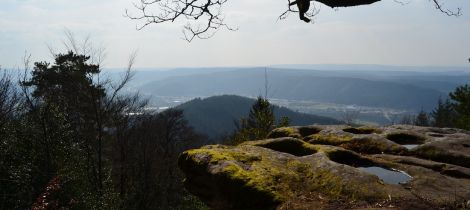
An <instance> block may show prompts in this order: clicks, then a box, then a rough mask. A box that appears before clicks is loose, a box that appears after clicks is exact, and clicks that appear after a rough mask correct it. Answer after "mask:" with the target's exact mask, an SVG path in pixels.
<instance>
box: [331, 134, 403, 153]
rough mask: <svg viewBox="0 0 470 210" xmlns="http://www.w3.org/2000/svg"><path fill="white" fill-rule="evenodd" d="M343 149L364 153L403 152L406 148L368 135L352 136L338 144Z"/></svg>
mask: <svg viewBox="0 0 470 210" xmlns="http://www.w3.org/2000/svg"><path fill="white" fill-rule="evenodd" d="M340 146H341V147H343V148H345V149H349V150H352V151H355V152H359V153H365V154H380V153H387V154H404V153H406V152H407V149H406V148H404V147H403V146H401V145H399V144H395V143H391V142H390V141H387V140H385V139H382V138H372V137H369V136H365V137H360V138H354V139H352V140H351V141H349V142H346V143H344V144H341V145H340Z"/></svg>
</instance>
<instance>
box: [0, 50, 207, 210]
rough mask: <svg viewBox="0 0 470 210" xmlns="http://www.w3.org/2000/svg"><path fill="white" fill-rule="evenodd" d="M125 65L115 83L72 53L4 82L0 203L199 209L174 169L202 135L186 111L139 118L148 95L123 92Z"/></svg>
mask: <svg viewBox="0 0 470 210" xmlns="http://www.w3.org/2000/svg"><path fill="white" fill-rule="evenodd" d="M130 67H131V65H130V66H129V69H128V71H127V72H126V73H125V75H124V79H123V80H122V81H121V82H120V83H118V84H111V82H110V81H109V80H106V79H103V80H100V73H101V69H100V66H99V65H98V64H96V63H93V62H91V59H90V57H89V56H86V55H80V54H76V53H75V51H69V52H67V53H66V54H57V55H55V61H54V63H53V64H50V63H47V62H37V63H35V64H34V68H33V70H32V71H31V72H29V71H28V69H26V70H25V75H24V77H23V78H22V79H21V82H20V83H19V84H18V85H17V84H15V83H13V82H12V80H11V78H10V77H8V75H6V74H4V75H3V77H1V78H0V209H29V208H32V209H185V208H186V209H188V208H190V207H189V206H191V207H194V209H204V205H203V204H201V202H200V201H198V200H197V199H196V198H194V197H191V196H189V195H188V193H187V192H186V191H184V189H183V186H182V184H181V179H182V176H181V174H180V172H179V171H178V170H177V167H176V159H177V156H178V154H179V153H180V152H182V151H183V150H185V149H189V148H192V147H196V146H199V145H200V144H199V143H197V142H203V141H202V139H204V137H203V136H200V135H198V134H196V133H195V132H194V131H193V130H192V128H191V127H190V126H189V125H188V123H187V121H186V120H185V119H184V118H183V113H182V111H178V110H168V111H166V112H163V113H160V114H158V115H157V114H153V113H145V114H144V112H143V107H144V106H145V104H146V103H145V100H141V99H140V98H139V96H138V95H123V94H121V93H120V91H121V90H122V88H123V87H124V86H125V84H126V83H127V82H128V81H129V79H130V73H129V71H130ZM29 73H31V74H30V75H29ZM15 87H21V94H20V93H19V92H18V90H17V89H16V88H15ZM196 207H197V208H196Z"/></svg>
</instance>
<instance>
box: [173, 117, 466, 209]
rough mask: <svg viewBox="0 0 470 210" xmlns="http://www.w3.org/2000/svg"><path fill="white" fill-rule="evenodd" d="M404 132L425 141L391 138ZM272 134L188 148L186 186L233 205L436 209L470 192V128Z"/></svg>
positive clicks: (221, 205) (216, 205)
mask: <svg viewBox="0 0 470 210" xmlns="http://www.w3.org/2000/svg"><path fill="white" fill-rule="evenodd" d="M359 130H360V129H359ZM397 133H399V134H403V133H405V134H412V135H415V136H418V137H419V142H416V141H415V143H420V145H419V146H418V147H416V148H415V149H412V150H408V149H406V148H405V147H403V146H402V145H401V144H400V143H403V142H396V139H395V141H393V137H392V140H391V139H390V135H394V134H397ZM437 134H438V135H437ZM270 137H271V138H270V139H265V140H258V141H250V142H245V143H243V144H240V145H238V146H223V145H210V146H205V147H202V148H200V149H194V150H189V151H186V152H184V153H183V154H181V156H180V158H179V167H180V168H181V170H182V171H183V172H184V173H185V175H186V179H185V186H186V188H187V189H188V191H189V192H191V193H193V194H194V195H196V196H198V197H200V198H201V200H203V201H204V202H205V203H206V204H208V205H209V206H210V207H211V208H213V209H229V210H230V209H322V208H337V209H343V208H381V207H385V206H393V207H394V208H395V209H409V208H414V209H419V208H427V209H433V208H441V207H443V208H444V207H446V206H447V207H448V206H449V203H450V201H452V203H457V204H459V205H460V206H462V205H463V204H464V203H465V202H467V201H468V200H470V169H469V165H468V163H469V162H468V160H469V159H468V157H469V154H470V151H469V147H468V146H466V145H470V142H469V141H470V135H469V134H467V133H465V132H459V131H458V130H446V129H442V130H440V129H438V128H424V127H410V126H391V127H383V128H367V129H366V130H362V131H361V130H360V131H357V130H354V129H351V128H350V127H347V126H308V127H285V128H279V129H276V130H274V131H273V132H271V134H270ZM387 137H389V138H387ZM405 137H406V138H408V137H409V136H405ZM405 143H409V142H405ZM359 167H381V168H384V169H390V170H395V171H402V172H403V173H406V174H409V175H410V176H411V177H412V179H411V180H410V181H408V182H406V183H400V184H387V183H385V182H384V181H383V180H382V178H379V176H377V175H374V174H371V173H369V172H366V171H364V170H360V168H359ZM452 199H453V200H452ZM423 200H426V202H423Z"/></svg>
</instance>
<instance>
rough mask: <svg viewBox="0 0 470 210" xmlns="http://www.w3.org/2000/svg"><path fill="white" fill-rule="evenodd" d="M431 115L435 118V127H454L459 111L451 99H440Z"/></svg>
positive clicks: (433, 123)
mask: <svg viewBox="0 0 470 210" xmlns="http://www.w3.org/2000/svg"><path fill="white" fill-rule="evenodd" d="M430 115H431V117H432V119H433V122H432V125H433V126H434V127H441V128H443V127H448V128H450V127H453V126H454V121H455V118H456V117H457V113H456V112H455V110H454V107H453V104H452V103H451V102H450V100H449V99H446V100H445V101H442V99H439V100H438V102H437V107H436V108H435V109H434V110H433V111H432V112H431V114H430Z"/></svg>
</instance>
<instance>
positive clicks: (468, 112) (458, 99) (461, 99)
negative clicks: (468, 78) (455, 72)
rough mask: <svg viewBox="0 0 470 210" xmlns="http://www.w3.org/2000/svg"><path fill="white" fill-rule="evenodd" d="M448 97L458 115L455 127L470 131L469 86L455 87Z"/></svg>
mask: <svg viewBox="0 0 470 210" xmlns="http://www.w3.org/2000/svg"><path fill="white" fill-rule="evenodd" d="M449 96H450V98H451V99H452V101H453V102H454V109H455V111H456V112H457V114H458V116H457V119H456V120H455V125H456V127H458V128H462V129H465V130H470V86H469V85H468V84H466V85H462V86H460V87H457V88H456V89H455V91H454V92H451V93H450V94H449Z"/></svg>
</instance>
